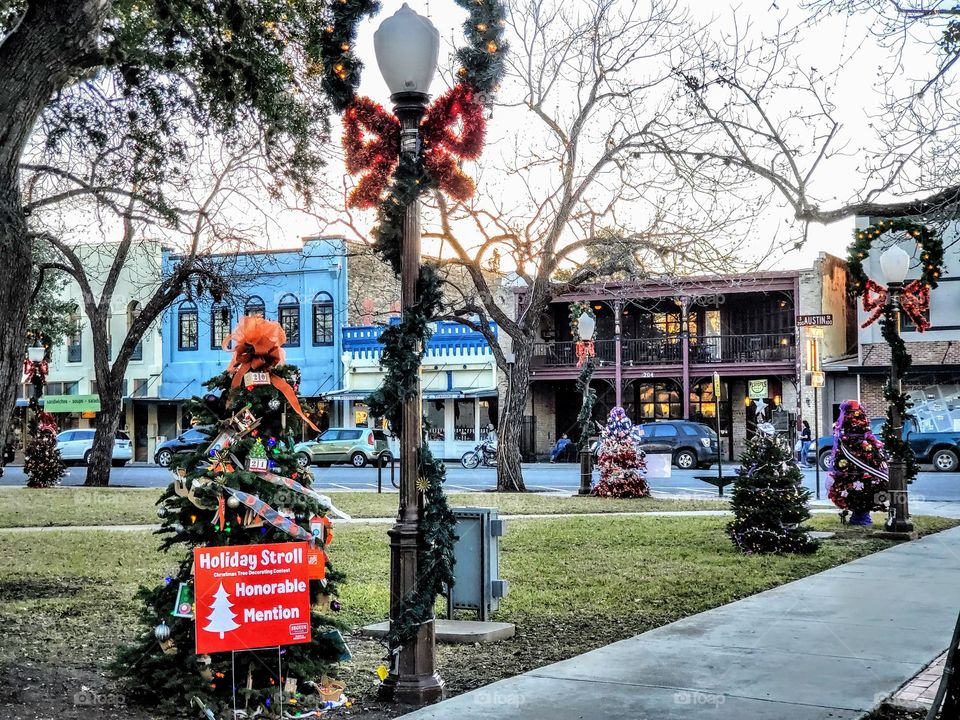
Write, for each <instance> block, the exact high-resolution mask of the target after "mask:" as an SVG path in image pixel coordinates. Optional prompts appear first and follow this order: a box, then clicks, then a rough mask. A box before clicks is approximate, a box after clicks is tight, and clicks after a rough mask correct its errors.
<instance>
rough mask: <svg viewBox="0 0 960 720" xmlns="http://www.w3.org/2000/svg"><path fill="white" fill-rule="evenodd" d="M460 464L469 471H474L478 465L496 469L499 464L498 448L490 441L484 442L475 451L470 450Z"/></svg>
mask: <svg viewBox="0 0 960 720" xmlns="http://www.w3.org/2000/svg"><path fill="white" fill-rule="evenodd" d="M460 464H461V465H463V466H464V467H465V468H466V469H467V470H473V468H475V467H477V466H478V465H481V464H482V465H483V466H484V467H495V466H496V464H497V446H496V445H494V444H493V443H491V442H490V441H489V440H484V441H483V442H482V443H480V444H479V445H477V446H476V447H475V448H474V449H473V450H468V451H467V452H465V453H464V454H463V457H461V458H460Z"/></svg>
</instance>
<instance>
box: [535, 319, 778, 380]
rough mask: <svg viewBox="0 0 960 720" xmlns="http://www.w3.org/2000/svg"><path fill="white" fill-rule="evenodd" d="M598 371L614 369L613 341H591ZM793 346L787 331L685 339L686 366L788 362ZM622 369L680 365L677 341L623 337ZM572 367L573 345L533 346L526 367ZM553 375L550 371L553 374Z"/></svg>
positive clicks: (679, 341) (574, 360)
mask: <svg viewBox="0 0 960 720" xmlns="http://www.w3.org/2000/svg"><path fill="white" fill-rule="evenodd" d="M594 345H595V347H596V351H597V356H596V363H597V366H598V368H605V367H606V368H612V367H615V366H616V341H615V340H610V339H604V340H596V341H595V342H594ZM795 359H796V346H795V340H794V332H793V330H792V329H789V330H784V331H783V332H780V333H768V334H746V335H714V336H701V337H693V338H691V339H690V357H689V362H690V365H691V366H698V365H699V366H704V365H706V366H711V365H714V366H717V365H727V366H729V365H742V366H747V367H748V368H749V367H751V366H753V367H758V366H769V365H777V364H786V363H792V362H793V361H795ZM620 363H621V367H624V368H638V367H641V368H651V369H652V368H657V367H666V366H670V367H677V366H680V365H682V364H683V339H682V338H681V337H680V336H679V335H671V336H665V337H658V338H624V339H623V340H621V344H620ZM576 366H577V350H576V343H575V342H572V341H565V342H538V343H534V347H533V358H532V361H531V367H532V368H533V369H535V370H547V369H549V370H554V371H557V370H571V371H573V372H572V373H571V375H572V374H575V371H576ZM555 374H556V373H551V375H555Z"/></svg>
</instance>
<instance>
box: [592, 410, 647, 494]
mask: <svg viewBox="0 0 960 720" xmlns="http://www.w3.org/2000/svg"><path fill="white" fill-rule="evenodd" d="M639 441H640V438H639V437H638V435H637V428H635V427H634V426H633V423H632V422H630V418H628V417H627V413H626V412H625V411H624V409H623V408H622V407H615V408H614V409H613V410H611V411H610V416H609V417H608V418H607V426H606V427H605V428H604V429H603V430H602V431H601V433H600V452H599V457H598V458H597V460H598V465H599V467H600V482H598V483H597V486H596V487H595V488H594V489H593V494H594V495H597V496H599V497H615V498H638V497H647V496H648V495H649V494H650V487H649V486H648V485H647V481H646V480H645V479H644V477H643V476H644V474H645V473H646V468H647V462H646V459H645V458H646V453H644V452H643V450H641V449H640V442H639Z"/></svg>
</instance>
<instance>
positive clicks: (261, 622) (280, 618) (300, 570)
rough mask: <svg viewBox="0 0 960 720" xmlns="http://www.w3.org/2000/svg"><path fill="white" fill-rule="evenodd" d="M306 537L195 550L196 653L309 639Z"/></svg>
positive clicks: (270, 645) (308, 640)
mask: <svg viewBox="0 0 960 720" xmlns="http://www.w3.org/2000/svg"><path fill="white" fill-rule="evenodd" d="M308 553H309V547H308V545H307V543H305V542H292V543H273V544H270V545H232V546H227V547H205V548H196V549H195V550H194V551H193V571H194V589H195V597H194V601H195V603H196V607H195V614H194V617H195V618H196V635H197V655H204V654H207V653H215V652H226V651H229V650H252V649H254V648H262V647H272V646H274V645H292V644H294V643H306V642H310V585H309V579H308V578H309V565H308Z"/></svg>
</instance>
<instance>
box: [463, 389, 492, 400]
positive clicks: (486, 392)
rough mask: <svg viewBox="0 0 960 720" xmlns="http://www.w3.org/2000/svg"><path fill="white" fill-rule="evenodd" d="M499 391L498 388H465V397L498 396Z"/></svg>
mask: <svg viewBox="0 0 960 720" xmlns="http://www.w3.org/2000/svg"><path fill="white" fill-rule="evenodd" d="M497 395H499V393H498V392H497V389H496V388H477V389H476V390H464V391H463V397H468V398H470V397H477V398H480V397H497Z"/></svg>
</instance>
